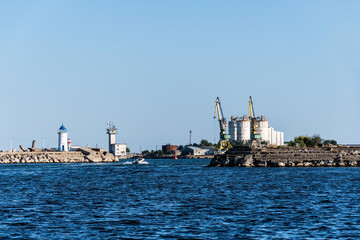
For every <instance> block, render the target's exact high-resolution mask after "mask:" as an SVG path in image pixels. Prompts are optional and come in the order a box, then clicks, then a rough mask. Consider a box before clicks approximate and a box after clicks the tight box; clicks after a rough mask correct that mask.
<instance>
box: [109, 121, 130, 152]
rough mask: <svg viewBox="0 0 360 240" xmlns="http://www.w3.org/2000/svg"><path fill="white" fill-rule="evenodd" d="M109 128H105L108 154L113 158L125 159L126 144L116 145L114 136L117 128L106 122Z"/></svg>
mask: <svg viewBox="0 0 360 240" xmlns="http://www.w3.org/2000/svg"><path fill="white" fill-rule="evenodd" d="M107 124H108V126H109V128H107V129H106V130H107V134H108V135H109V152H110V153H112V154H114V156H115V157H119V158H126V144H124V143H116V140H115V136H116V134H117V128H116V127H115V125H114V124H113V123H112V122H107Z"/></svg>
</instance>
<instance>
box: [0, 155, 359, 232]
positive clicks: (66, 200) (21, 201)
mask: <svg viewBox="0 0 360 240" xmlns="http://www.w3.org/2000/svg"><path fill="white" fill-rule="evenodd" d="M148 161H149V162H150V164H149V165H130V164H123V163H124V161H122V162H119V163H106V164H16V165H0V238H1V239H9V238H18V239H165V238H168V239H239V238H243V239H305V238H315V239H324V238H341V239H355V238H359V237H360V168H209V167H205V166H206V165H207V164H208V163H209V160H160V159H159V160H155V159H154V160H148Z"/></svg>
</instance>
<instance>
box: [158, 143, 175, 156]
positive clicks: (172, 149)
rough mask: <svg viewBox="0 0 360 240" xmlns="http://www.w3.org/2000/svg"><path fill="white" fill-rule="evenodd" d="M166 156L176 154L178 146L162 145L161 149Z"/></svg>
mask: <svg viewBox="0 0 360 240" xmlns="http://www.w3.org/2000/svg"><path fill="white" fill-rule="evenodd" d="M161 149H162V151H163V153H164V154H174V153H175V152H176V151H177V145H170V144H166V145H162V147H161Z"/></svg>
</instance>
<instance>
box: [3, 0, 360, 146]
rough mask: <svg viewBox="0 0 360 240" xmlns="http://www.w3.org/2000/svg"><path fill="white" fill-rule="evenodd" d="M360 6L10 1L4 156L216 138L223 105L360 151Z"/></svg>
mask: <svg viewBox="0 0 360 240" xmlns="http://www.w3.org/2000/svg"><path fill="white" fill-rule="evenodd" d="M359 13H360V1H357V0H354V1H350V0H349V1H330V0H326V1H209V0H206V1H200V0H198V1H155V0H154V1H133V0H131V1H110V0H109V1H16V0H14V1H1V3H0V81H1V94H0V99H1V109H2V114H1V125H0V149H4V150H7V149H9V148H10V139H11V138H13V139H14V140H13V144H14V146H16V147H18V145H19V144H23V145H24V146H26V147H29V146H30V144H31V141H32V139H36V140H37V142H38V146H39V147H40V146H41V145H42V142H43V139H45V145H46V147H55V146H56V145H57V130H58V128H59V126H60V125H61V123H64V124H65V125H66V127H67V128H68V130H69V136H70V137H71V139H72V141H73V144H77V145H86V144H88V145H90V146H95V145H96V144H98V145H99V146H101V147H107V136H106V134H105V128H106V122H107V121H109V120H110V121H113V122H114V124H115V125H116V126H117V127H118V129H119V134H118V136H117V140H118V142H126V143H127V144H128V146H129V147H130V149H131V150H133V151H139V147H140V146H142V149H155V147H156V145H158V147H160V146H161V145H162V144H166V143H172V144H187V143H188V141H189V130H190V129H191V130H192V131H193V142H199V141H200V140H201V139H203V138H204V139H208V140H210V141H214V137H215V138H216V139H218V132H219V131H218V125H217V122H215V121H214V120H213V118H212V117H213V114H214V105H215V100H216V97H220V100H221V102H222V107H223V110H224V114H225V115H226V117H227V118H228V119H229V118H230V116H231V115H239V116H240V115H242V114H245V113H247V110H248V97H249V96H250V95H251V96H252V97H253V100H254V104H255V113H256V114H257V115H260V114H265V115H266V116H268V118H269V119H270V125H271V126H273V127H274V128H275V129H276V130H279V131H284V132H285V140H290V139H292V138H293V137H294V136H297V135H300V134H308V135H312V134H320V135H321V136H322V137H323V138H327V139H336V140H338V142H340V143H360V124H359V123H360V109H359V108H360V106H359V104H360V93H359V91H360V14H359Z"/></svg>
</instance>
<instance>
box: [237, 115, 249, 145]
mask: <svg viewBox="0 0 360 240" xmlns="http://www.w3.org/2000/svg"><path fill="white" fill-rule="evenodd" d="M250 122H251V121H250V119H249V117H248V116H246V115H244V116H243V117H241V118H240V121H239V122H238V123H239V125H240V136H239V139H238V140H240V141H243V142H248V141H250Z"/></svg>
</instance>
